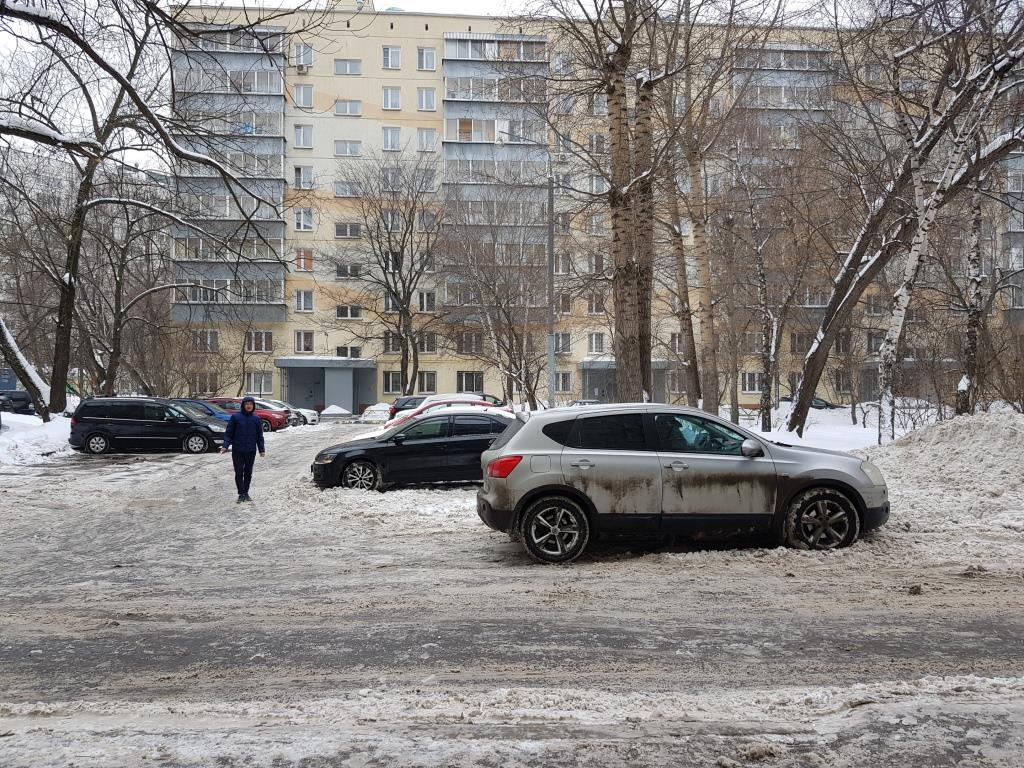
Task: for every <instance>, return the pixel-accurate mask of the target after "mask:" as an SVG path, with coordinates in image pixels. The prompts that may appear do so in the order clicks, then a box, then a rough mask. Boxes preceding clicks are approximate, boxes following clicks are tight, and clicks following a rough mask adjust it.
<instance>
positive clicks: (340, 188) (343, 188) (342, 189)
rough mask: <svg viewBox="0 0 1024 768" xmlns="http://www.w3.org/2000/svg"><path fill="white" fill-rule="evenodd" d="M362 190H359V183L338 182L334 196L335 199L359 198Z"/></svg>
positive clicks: (335, 185) (335, 184)
mask: <svg viewBox="0 0 1024 768" xmlns="http://www.w3.org/2000/svg"><path fill="white" fill-rule="evenodd" d="M361 192H362V190H361V189H360V188H359V182H356V181H336V182H334V196H335V197H359V195H360V194H361Z"/></svg>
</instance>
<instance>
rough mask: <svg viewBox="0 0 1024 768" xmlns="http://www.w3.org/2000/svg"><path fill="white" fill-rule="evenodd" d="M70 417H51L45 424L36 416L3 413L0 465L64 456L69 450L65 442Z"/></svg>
mask: <svg viewBox="0 0 1024 768" xmlns="http://www.w3.org/2000/svg"><path fill="white" fill-rule="evenodd" d="M70 435H71V420H70V419H66V418H64V417H62V416H54V417H53V418H52V419H51V420H50V422H49V423H47V424H44V423H43V420H42V419H40V418H39V417H38V416H23V415H21V414H17V413H5V414H3V431H2V432H0V464H38V463H39V462H41V461H45V460H47V459H55V458H64V457H66V456H67V455H68V454H70V453H71V452H72V449H71V446H70V445H68V437H69V436H70Z"/></svg>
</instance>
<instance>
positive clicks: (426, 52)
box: [416, 48, 437, 72]
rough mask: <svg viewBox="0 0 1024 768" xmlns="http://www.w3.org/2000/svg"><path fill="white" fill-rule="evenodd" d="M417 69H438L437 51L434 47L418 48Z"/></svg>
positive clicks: (424, 70)
mask: <svg viewBox="0 0 1024 768" xmlns="http://www.w3.org/2000/svg"><path fill="white" fill-rule="evenodd" d="M416 69H418V70H419V71H420V72H433V71H435V70H436V69H437V51H436V50H435V49H434V48H417V49H416Z"/></svg>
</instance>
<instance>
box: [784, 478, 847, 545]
mask: <svg viewBox="0 0 1024 768" xmlns="http://www.w3.org/2000/svg"><path fill="white" fill-rule="evenodd" d="M859 536H860V514H859V513H858V512H857V506H856V505H855V504H854V503H853V502H852V501H851V500H850V498H849V496H847V495H846V494H845V493H843V492H842V491H838V490H836V489H835V488H811V489H810V490H807V491H802V492H801V493H799V494H797V496H796V498H794V499H793V500H792V501H791V502H790V503H789V508H788V509H787V510H786V519H785V523H784V525H783V541H784V543H785V544H786V546H787V547H793V548H794V549H813V550H818V551H823V550H829V549H839V548H841V547H848V546H850V545H851V544H853V542H855V541H856V540H857V538H858V537H859Z"/></svg>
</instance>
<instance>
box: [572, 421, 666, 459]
mask: <svg viewBox="0 0 1024 768" xmlns="http://www.w3.org/2000/svg"><path fill="white" fill-rule="evenodd" d="M571 445H572V446H573V447H574V448H584V449H591V450H605V451H645V450H647V440H646V439H645V438H644V420H643V416H642V415H641V414H639V413H623V414H618V415H615V416H592V417H590V418H578V419H576V429H575V431H574V432H573V435H572V438H571Z"/></svg>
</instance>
